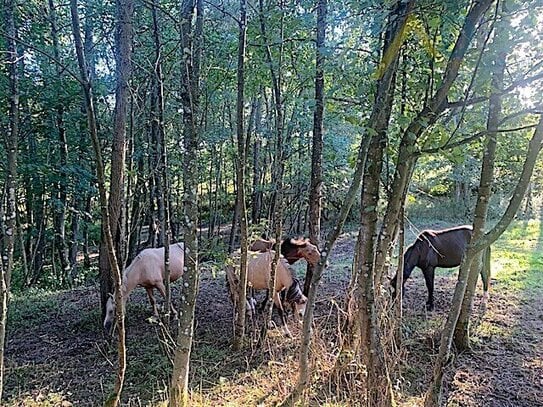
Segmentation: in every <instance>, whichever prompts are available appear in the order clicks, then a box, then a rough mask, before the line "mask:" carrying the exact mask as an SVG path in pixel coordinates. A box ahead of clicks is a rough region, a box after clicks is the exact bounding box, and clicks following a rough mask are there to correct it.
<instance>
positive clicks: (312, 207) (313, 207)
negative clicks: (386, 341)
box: [304, 0, 327, 295]
mask: <svg viewBox="0 0 543 407" xmlns="http://www.w3.org/2000/svg"><path fill="white" fill-rule="evenodd" d="M326 14H327V0H319V1H318V3H317V43H316V65H315V111H314V112H313V143H312V151H311V185H310V186H309V240H310V241H311V243H313V244H314V245H316V246H317V247H318V246H319V244H320V235H321V209H322V146H323V141H322V138H323V134H322V133H323V128H322V127H323V125H322V123H323V116H324V63H325V49H324V47H325V40H326ZM312 277H313V267H312V266H311V265H310V264H308V265H307V271H306V273H305V280H304V294H305V295H307V294H308V293H309V286H310V285H311V279H312Z"/></svg>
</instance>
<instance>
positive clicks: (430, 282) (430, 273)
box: [422, 266, 435, 311]
mask: <svg viewBox="0 0 543 407" xmlns="http://www.w3.org/2000/svg"><path fill="white" fill-rule="evenodd" d="M422 273H423V274H424V281H425V282H426V288H427V289H428V302H427V303H426V308H427V309H428V311H433V310H434V277H435V267H434V266H428V267H426V268H425V269H423V270H422Z"/></svg>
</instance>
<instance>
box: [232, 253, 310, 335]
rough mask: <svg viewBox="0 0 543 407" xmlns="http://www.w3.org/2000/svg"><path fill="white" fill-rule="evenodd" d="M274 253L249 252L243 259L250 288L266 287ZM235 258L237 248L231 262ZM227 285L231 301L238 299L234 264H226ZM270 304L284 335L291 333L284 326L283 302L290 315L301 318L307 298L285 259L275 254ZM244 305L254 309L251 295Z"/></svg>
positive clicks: (235, 260) (264, 288)
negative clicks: (275, 309) (274, 309)
mask: <svg viewBox="0 0 543 407" xmlns="http://www.w3.org/2000/svg"><path fill="white" fill-rule="evenodd" d="M274 256H275V252H274V251H273V250H268V251H265V252H252V251H251V252H249V256H248V259H247V282H248V285H249V286H250V287H251V288H252V289H254V290H267V289H268V287H269V283H270V278H271V263H272V261H273V258H274ZM238 258H239V252H237V253H234V254H233V255H232V259H233V262H234V263H236V262H237V260H238ZM226 276H227V280H226V281H227V286H228V291H229V293H230V299H231V300H232V302H233V303H234V305H235V304H236V303H237V302H238V301H239V296H238V292H239V291H238V287H239V283H240V281H239V277H238V276H237V274H236V272H235V269H234V265H233V264H231V265H228V266H227V267H226ZM280 293H284V301H281V296H280ZM273 302H274V305H275V306H276V307H277V309H278V311H279V316H280V317H281V324H282V326H281V329H282V330H283V333H284V334H285V335H286V336H291V334H290V331H289V330H288V328H287V326H286V315H285V312H284V306H289V307H291V308H292V309H293V310H294V315H295V316H296V317H297V318H298V319H299V320H302V319H303V316H304V313H305V306H306V302H307V298H306V296H305V295H303V293H302V289H301V287H300V282H299V281H298V280H297V279H296V278H295V277H294V276H293V275H292V271H291V270H290V268H289V266H288V262H287V260H286V259H285V258H284V257H282V256H281V257H280V258H279V262H278V263H277V269H276V278H275V293H274V296H273ZM246 309H247V310H251V312H252V311H254V299H253V298H252V297H249V298H247V302H246Z"/></svg>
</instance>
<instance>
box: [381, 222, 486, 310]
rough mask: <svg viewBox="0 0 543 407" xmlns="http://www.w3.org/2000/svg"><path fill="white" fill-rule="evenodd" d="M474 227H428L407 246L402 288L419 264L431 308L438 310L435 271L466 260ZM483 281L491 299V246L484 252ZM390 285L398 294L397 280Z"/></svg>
mask: <svg viewBox="0 0 543 407" xmlns="http://www.w3.org/2000/svg"><path fill="white" fill-rule="evenodd" d="M472 233H473V229H472V227H471V226H470V225H464V226H458V227H454V228H450V229H444V230H424V231H422V233H420V234H419V236H418V237H417V240H416V241H415V243H413V244H412V245H411V246H409V247H408V248H407V250H406V251H405V254H404V258H403V259H404V269H403V282H402V289H403V286H404V285H405V281H406V280H407V279H408V278H409V276H410V275H411V272H412V271H413V269H414V268H415V267H419V268H420V269H421V270H422V273H423V275H424V281H425V282H426V288H427V289H428V301H427V303H426V307H427V308H428V310H430V311H431V310H433V309H434V276H435V275H434V271H435V268H436V267H442V268H451V267H457V266H459V265H460V263H461V262H462V258H463V257H464V253H465V252H466V248H467V246H468V244H469V242H470V240H471V235H472ZM480 273H481V278H482V280H483V290H484V298H485V299H486V298H488V285H489V278H490V247H489V248H488V249H487V250H485V252H484V253H483V264H482V267H481V270H480ZM397 277H398V275H397V273H396V275H395V276H394V277H393V278H392V280H391V281H390V284H391V285H392V287H393V289H394V296H396V279H397Z"/></svg>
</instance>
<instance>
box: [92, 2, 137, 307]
mask: <svg viewBox="0 0 543 407" xmlns="http://www.w3.org/2000/svg"><path fill="white" fill-rule="evenodd" d="M133 14H134V3H133V1H132V0H116V23H115V76H116V78H115V80H116V89H115V110H114V114H113V142H112V146H111V148H112V151H111V176H110V177H111V178H110V188H109V214H110V222H111V223H110V229H111V236H112V237H113V241H114V243H115V252H116V253H117V254H118V256H117V261H119V267H121V268H122V267H123V264H122V260H123V259H124V257H125V256H124V253H125V249H126V248H125V243H124V237H125V230H124V224H125V222H124V210H123V209H124V199H125V197H124V195H125V193H124V173H125V170H124V169H125V158H126V112H127V100H128V95H129V80H130V76H131V73H132V62H131V59H132V16H133ZM102 227H103V226H102ZM106 250H107V247H106V245H105V244H104V243H102V244H101V245H100V294H101V304H102V317H104V316H105V306H106V302H107V298H108V294H109V293H111V292H112V276H111V267H110V266H109V265H108V262H107V253H106Z"/></svg>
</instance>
